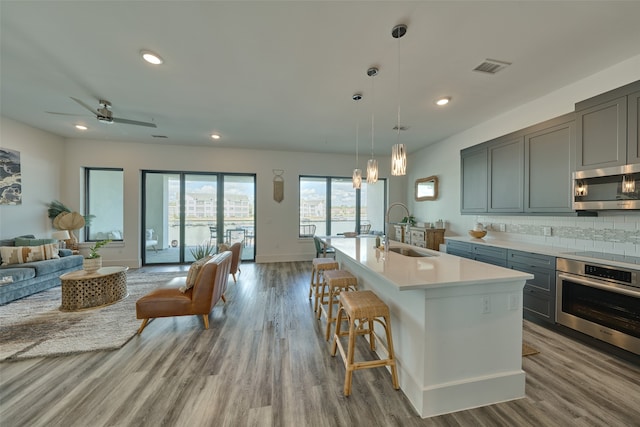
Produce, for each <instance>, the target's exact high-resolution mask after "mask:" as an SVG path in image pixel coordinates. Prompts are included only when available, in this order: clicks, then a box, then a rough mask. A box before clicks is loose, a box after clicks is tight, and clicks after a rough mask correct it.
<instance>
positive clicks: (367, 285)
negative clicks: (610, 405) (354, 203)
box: [324, 236, 533, 418]
mask: <svg viewBox="0 0 640 427" xmlns="http://www.w3.org/2000/svg"><path fill="white" fill-rule="evenodd" d="M324 241H325V242H326V244H328V245H330V246H332V247H333V248H335V250H336V259H337V260H338V262H339V263H340V265H341V268H343V269H346V270H348V271H350V272H351V273H353V274H354V275H355V276H356V277H357V278H358V286H359V289H369V290H372V291H374V292H375V293H376V294H377V295H378V296H379V297H380V298H381V299H382V300H383V301H384V302H385V303H386V304H387V305H388V306H389V310H390V311H391V323H392V331H393V342H394V348H395V353H396V361H397V366H398V378H399V382H400V388H401V389H402V390H403V392H404V393H405V395H406V396H407V398H408V399H409V401H410V402H411V404H412V405H413V406H414V408H415V409H416V411H417V412H418V414H419V415H420V416H421V417H423V418H426V417H432V416H435V415H440V414H445V413H450V412H455V411H460V410H463V409H469V408H474V407H478V406H485V405H490V404H493V403H498V402H503V401H507V400H513V399H519V398H522V397H524V395H525V391H524V386H525V373H524V371H523V370H522V289H523V287H524V284H525V281H526V280H528V279H531V278H533V276H532V275H530V274H528V273H522V272H518V271H515V270H509V269H505V268H501V267H497V266H493V265H490V264H484V263H480V262H476V261H473V260H469V259H466V258H459V257H457V256H454V255H449V254H445V253H441V252H437V251H432V250H428V249H421V248H416V247H412V246H409V245H405V244H402V243H399V242H391V244H390V247H391V249H392V250H393V248H394V247H396V248H401V247H404V248H407V249H409V248H410V249H413V250H414V252H415V251H419V252H420V253H422V254H424V255H428V256H423V257H414V256H406V255H401V254H399V253H395V252H392V251H388V252H386V253H385V251H381V250H378V249H376V248H375V247H374V246H375V239H374V238H373V237H371V238H370V237H364V236H362V237H358V238H325V239H324ZM414 255H415V253H414ZM380 357H381V358H385V357H386V354H380Z"/></svg>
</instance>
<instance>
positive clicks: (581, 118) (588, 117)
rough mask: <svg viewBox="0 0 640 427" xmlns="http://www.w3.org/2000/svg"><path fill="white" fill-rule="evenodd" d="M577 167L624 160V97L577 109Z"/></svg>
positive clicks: (617, 162)
mask: <svg viewBox="0 0 640 427" xmlns="http://www.w3.org/2000/svg"><path fill="white" fill-rule="evenodd" d="M576 122H577V132H578V135H577V137H578V138H577V142H578V144H577V146H576V160H577V163H576V170H587V169H598V168H606V167H610V166H622V165H624V164H626V162H627V97H626V96H623V97H620V98H616V99H614V100H612V101H608V102H604V103H602V104H599V105H596V106H593V107H591V108H587V109H584V110H581V111H576Z"/></svg>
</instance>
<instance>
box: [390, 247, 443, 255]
mask: <svg viewBox="0 0 640 427" xmlns="http://www.w3.org/2000/svg"><path fill="white" fill-rule="evenodd" d="M389 251H390V252H395V253H397V254H400V255H404V256H409V257H432V256H434V255H431V254H428V253H425V252H418V251H416V250H415V249H411V248H398V247H396V248H389Z"/></svg>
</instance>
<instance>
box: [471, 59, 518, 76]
mask: <svg viewBox="0 0 640 427" xmlns="http://www.w3.org/2000/svg"><path fill="white" fill-rule="evenodd" d="M509 65H511V62H505V61H498V60H496V59H485V60H484V62H483V63H482V64H480V65H478V66H477V67H476V68H474V69H473V71H478V72H480V73H487V74H495V73H497V72H498V71H500V70H502V69H503V68H506V67H508V66H509Z"/></svg>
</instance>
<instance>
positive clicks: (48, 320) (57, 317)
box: [0, 271, 186, 361]
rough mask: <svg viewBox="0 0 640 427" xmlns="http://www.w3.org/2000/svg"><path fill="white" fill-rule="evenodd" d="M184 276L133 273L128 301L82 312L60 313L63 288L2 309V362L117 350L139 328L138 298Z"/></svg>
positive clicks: (0, 351) (42, 293)
mask: <svg viewBox="0 0 640 427" xmlns="http://www.w3.org/2000/svg"><path fill="white" fill-rule="evenodd" d="M184 275H186V273H185V272H175V273H141V272H135V271H133V272H128V273H127V290H128V292H129V296H128V297H126V298H124V299H123V300H120V301H118V302H116V303H114V304H111V305H108V306H105V307H100V308H94V309H88V310H82V311H77V312H62V311H60V310H59V308H60V302H61V288H60V286H57V287H55V288H51V289H48V290H46V291H43V292H39V293H37V294H35V295H31V296H29V297H27V298H23V299H20V300H17V301H14V302H11V303H9V304H6V305H3V306H0V361H10V360H21V359H28V358H33V357H49V356H60V355H66V354H72V353H80V352H87V351H96V350H113V349H118V348H120V347H122V346H123V345H125V344H126V343H127V341H129V340H130V339H131V338H132V337H133V336H134V335H135V334H136V332H137V330H138V327H139V326H140V320H138V319H136V300H137V299H138V298H140V297H141V296H142V295H144V294H146V293H147V292H149V291H150V290H152V289H155V288H156V287H157V286H158V285H161V284H163V283H166V282H167V281H169V280H171V279H172V278H173V277H177V276H184Z"/></svg>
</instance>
